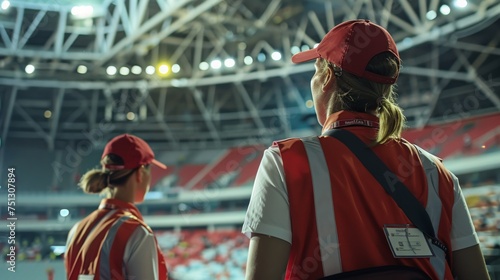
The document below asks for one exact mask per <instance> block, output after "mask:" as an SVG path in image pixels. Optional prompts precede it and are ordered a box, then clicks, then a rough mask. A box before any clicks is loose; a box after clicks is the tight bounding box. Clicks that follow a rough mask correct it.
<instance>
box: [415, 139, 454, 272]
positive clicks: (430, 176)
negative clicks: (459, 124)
mask: <svg viewBox="0 0 500 280" xmlns="http://www.w3.org/2000/svg"><path fill="white" fill-rule="evenodd" d="M415 147H416V148H417V150H418V153H419V157H420V160H421V161H422V165H423V167H424V169H425V175H426V176H427V188H428V189H427V190H428V191H427V206H426V207H425V210H426V211H427V213H428V214H429V217H430V219H431V222H432V226H433V227H434V232H435V233H436V234H437V233H438V231H439V224H440V223H441V207H442V203H441V199H440V198H439V175H438V170H437V167H436V164H435V163H434V161H433V159H432V158H433V156H432V155H431V154H429V153H428V152H426V151H425V150H423V149H422V148H420V147H418V146H416V145H415ZM431 247H432V250H433V251H434V254H435V257H432V258H430V261H431V265H432V267H433V268H434V271H435V272H436V273H437V275H438V276H439V279H444V278H445V272H446V265H447V263H446V255H445V252H444V251H443V250H441V249H440V248H439V247H438V246H436V245H434V244H432V243H431ZM450 253H451V251H450Z"/></svg>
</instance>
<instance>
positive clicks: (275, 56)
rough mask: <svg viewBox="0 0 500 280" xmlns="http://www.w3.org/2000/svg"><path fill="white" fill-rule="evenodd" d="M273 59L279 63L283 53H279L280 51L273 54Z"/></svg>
mask: <svg viewBox="0 0 500 280" xmlns="http://www.w3.org/2000/svg"><path fill="white" fill-rule="evenodd" d="M271 58H272V59H273V60H274V61H278V60H280V59H281V53H280V52H278V51H274V52H273V53H272V54H271Z"/></svg>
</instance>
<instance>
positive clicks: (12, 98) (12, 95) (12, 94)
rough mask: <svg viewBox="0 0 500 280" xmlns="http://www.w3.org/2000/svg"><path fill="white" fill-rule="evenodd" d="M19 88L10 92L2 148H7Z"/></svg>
mask: <svg viewBox="0 0 500 280" xmlns="http://www.w3.org/2000/svg"><path fill="white" fill-rule="evenodd" d="M17 89H18V88H17V87H12V89H11V91H10V95H9V96H10V98H9V105H8V106H7V110H6V113H5V121H4V123H3V129H2V138H1V139H0V140H1V143H0V144H1V146H0V148H1V147H4V146H5V143H6V142H7V132H8V131H9V126H10V120H11V118H12V112H14V104H15V101H16V97H17Z"/></svg>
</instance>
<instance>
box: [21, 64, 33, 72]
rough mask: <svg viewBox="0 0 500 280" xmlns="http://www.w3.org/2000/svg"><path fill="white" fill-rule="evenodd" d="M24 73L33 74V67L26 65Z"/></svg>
mask: <svg viewBox="0 0 500 280" xmlns="http://www.w3.org/2000/svg"><path fill="white" fill-rule="evenodd" d="M24 71H26V73H28V74H32V73H33V72H35V66H33V64H28V65H26V68H24Z"/></svg>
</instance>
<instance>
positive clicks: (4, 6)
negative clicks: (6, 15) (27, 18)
mask: <svg viewBox="0 0 500 280" xmlns="http://www.w3.org/2000/svg"><path fill="white" fill-rule="evenodd" d="M9 7H10V1H8V0H4V1H2V5H1V8H2V10H4V11H5V10H7V9H8V8H9Z"/></svg>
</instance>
